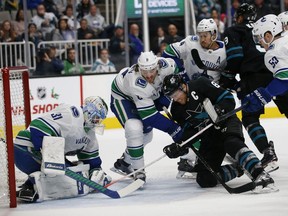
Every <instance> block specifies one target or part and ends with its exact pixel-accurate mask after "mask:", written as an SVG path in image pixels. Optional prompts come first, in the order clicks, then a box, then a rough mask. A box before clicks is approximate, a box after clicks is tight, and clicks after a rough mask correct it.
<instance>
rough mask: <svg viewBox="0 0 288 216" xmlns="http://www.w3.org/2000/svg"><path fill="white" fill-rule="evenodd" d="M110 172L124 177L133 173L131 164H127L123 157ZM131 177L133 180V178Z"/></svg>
mask: <svg viewBox="0 0 288 216" xmlns="http://www.w3.org/2000/svg"><path fill="white" fill-rule="evenodd" d="M110 170H111V171H113V172H115V173H118V174H120V175H123V176H126V175H129V174H130V173H132V172H133V169H132V166H131V164H129V163H126V162H125V161H124V157H123V156H122V157H121V158H119V159H117V161H116V162H115V163H114V166H113V167H112V168H110ZM130 177H131V178H133V176H130Z"/></svg>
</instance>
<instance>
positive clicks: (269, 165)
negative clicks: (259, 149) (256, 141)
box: [261, 141, 279, 173]
mask: <svg viewBox="0 0 288 216" xmlns="http://www.w3.org/2000/svg"><path fill="white" fill-rule="evenodd" d="M269 145H270V147H268V148H267V149H265V150H264V151H263V153H264V156H263V158H262V159H261V163H262V166H263V168H264V169H265V171H266V172H267V173H270V172H273V171H275V170H277V169H279V165H278V164H277V161H278V158H277V155H276V153H275V149H274V143H273V141H270V142H269Z"/></svg>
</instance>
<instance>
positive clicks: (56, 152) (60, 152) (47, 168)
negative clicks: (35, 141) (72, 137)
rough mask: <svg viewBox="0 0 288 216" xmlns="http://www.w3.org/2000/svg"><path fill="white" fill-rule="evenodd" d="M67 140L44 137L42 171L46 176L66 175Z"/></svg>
mask: <svg viewBox="0 0 288 216" xmlns="http://www.w3.org/2000/svg"><path fill="white" fill-rule="evenodd" d="M64 148H65V139H64V138H63V137H50V136H44V138H43V144H42V166H41V171H42V172H43V173H45V174H53V175H65V158H64Z"/></svg>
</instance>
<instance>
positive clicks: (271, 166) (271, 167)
mask: <svg viewBox="0 0 288 216" xmlns="http://www.w3.org/2000/svg"><path fill="white" fill-rule="evenodd" d="M264 169H265V171H266V172H267V173H271V172H274V171H276V170H278V169H279V165H278V164H277V161H272V162H271V163H268V164H267V166H266V167H265V168H264Z"/></svg>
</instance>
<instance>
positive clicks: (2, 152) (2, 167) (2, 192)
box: [0, 70, 27, 206]
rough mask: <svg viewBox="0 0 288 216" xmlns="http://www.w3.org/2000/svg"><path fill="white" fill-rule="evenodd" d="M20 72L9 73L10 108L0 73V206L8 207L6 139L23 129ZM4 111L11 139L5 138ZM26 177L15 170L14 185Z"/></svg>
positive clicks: (22, 89) (23, 118)
mask: <svg viewBox="0 0 288 216" xmlns="http://www.w3.org/2000/svg"><path fill="white" fill-rule="evenodd" d="M22 72H23V71H19V70H14V71H10V73H9V74H10V75H9V79H10V98H11V107H10V106H9V105H8V104H5V100H4V88H3V73H2V72H0V206H5V205H9V200H10V193H9V183H8V180H9V170H8V158H7V155H8V153H7V146H6V141H7V139H13V138H14V137H15V136H16V134H17V133H18V131H19V130H22V129H24V128H25V115H24V96H23V95H24V94H23V93H24V92H23V91H24V88H23V82H22V77H23V76H22ZM5 109H11V114H12V125H13V137H7V136H6V132H5V131H6V126H5V124H6V119H5ZM26 178H27V176H26V175H25V174H24V173H22V172H20V171H19V170H18V169H16V183H17V184H18V185H19V184H21V183H22V182H24V181H25V179H26Z"/></svg>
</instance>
